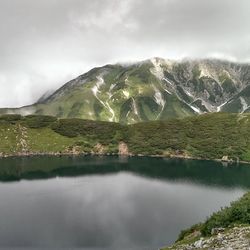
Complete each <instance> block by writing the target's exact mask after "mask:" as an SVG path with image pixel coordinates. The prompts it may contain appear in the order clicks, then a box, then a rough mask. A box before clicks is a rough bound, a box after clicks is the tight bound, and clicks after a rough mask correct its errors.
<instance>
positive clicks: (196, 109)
mask: <svg viewBox="0 0 250 250" xmlns="http://www.w3.org/2000/svg"><path fill="white" fill-rule="evenodd" d="M188 105H189V106H190V108H191V109H192V110H193V111H195V112H196V113H198V114H201V113H202V112H201V111H200V110H199V109H198V108H196V107H194V106H193V105H190V104H188Z"/></svg>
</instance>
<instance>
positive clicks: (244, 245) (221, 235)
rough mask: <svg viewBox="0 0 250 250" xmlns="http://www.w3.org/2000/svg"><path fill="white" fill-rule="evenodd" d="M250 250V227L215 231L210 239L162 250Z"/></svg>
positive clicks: (188, 241) (181, 243) (188, 242)
mask: <svg viewBox="0 0 250 250" xmlns="http://www.w3.org/2000/svg"><path fill="white" fill-rule="evenodd" d="M198 249H206V250H209V249H215V250H250V226H235V227H233V228H230V229H223V228H220V229H218V230H213V232H212V235H211V236H210V237H208V238H202V237H200V238H199V237H195V240H192V239H184V240H183V241H181V242H177V243H176V244H174V245H173V246H171V247H166V248H162V249H161V250H198Z"/></svg>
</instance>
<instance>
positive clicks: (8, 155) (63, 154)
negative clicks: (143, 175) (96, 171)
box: [0, 152, 250, 165]
mask: <svg viewBox="0 0 250 250" xmlns="http://www.w3.org/2000/svg"><path fill="white" fill-rule="evenodd" d="M33 156H57V157H61V156H71V157H74V156H75V157H77V156H120V157H151V158H165V159H179V160H201V161H214V162H220V163H221V164H225V165H237V164H248V165H249V164H250V161H242V160H239V161H238V162H236V161H231V160H228V161H224V160H222V159H208V158H201V157H192V156H181V155H171V156H165V155H143V154H119V153H86V152H81V153H75V152H68V153H67V152H64V153H60V152H56V153H52V152H46V153H27V152H25V153H18V154H5V155H4V154H1V153H0V160H1V159H7V158H14V157H17V158H19V157H20V158H21V157H27V158H29V157H33Z"/></svg>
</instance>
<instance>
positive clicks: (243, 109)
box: [240, 97, 249, 114]
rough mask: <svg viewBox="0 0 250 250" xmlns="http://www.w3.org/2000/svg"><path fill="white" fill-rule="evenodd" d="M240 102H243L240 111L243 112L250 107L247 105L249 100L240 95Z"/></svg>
mask: <svg viewBox="0 0 250 250" xmlns="http://www.w3.org/2000/svg"><path fill="white" fill-rule="evenodd" d="M240 102H241V105H242V110H241V112H240V113H241V114H242V113H244V112H245V111H246V110H247V109H248V108H249V106H248V105H247V102H246V100H245V99H244V98H243V97H240Z"/></svg>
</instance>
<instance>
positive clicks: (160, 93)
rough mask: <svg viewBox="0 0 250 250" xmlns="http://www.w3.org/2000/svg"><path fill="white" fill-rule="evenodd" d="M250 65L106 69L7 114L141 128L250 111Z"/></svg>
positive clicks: (151, 64)
mask: <svg viewBox="0 0 250 250" xmlns="http://www.w3.org/2000/svg"><path fill="white" fill-rule="evenodd" d="M249 105H250V65H248V64H237V63H231V62H225V61H218V60H184V61H172V60H165V59H161V58H152V59H150V60H146V61H142V62H138V63H135V64H131V65H122V64H116V65H106V66H103V67H99V68H94V69H92V70H90V71H89V72H87V73H85V74H83V75H81V76H79V77H77V78H76V79H73V80H72V81H70V82H68V83H66V84H65V85H64V86H62V87H61V88H60V89H58V90H57V91H56V92H54V93H53V94H51V95H50V96H48V97H47V96H46V97H44V98H42V99H40V100H39V101H38V102H37V103H35V104H34V105H31V106H28V107H23V108H17V109H0V114H1V113H2V114H3V113H16V114H23V115H27V114H40V115H42V114H43V115H44V114H46V115H53V116H57V117H60V118H72V117H76V118H83V119H90V120H102V121H113V122H121V123H127V124H130V123H136V122H141V121H148V120H166V119H169V118H173V117H186V116H190V115H195V114H202V113H204V112H218V111H225V112H236V113H246V112H249V111H250V108H249Z"/></svg>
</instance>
